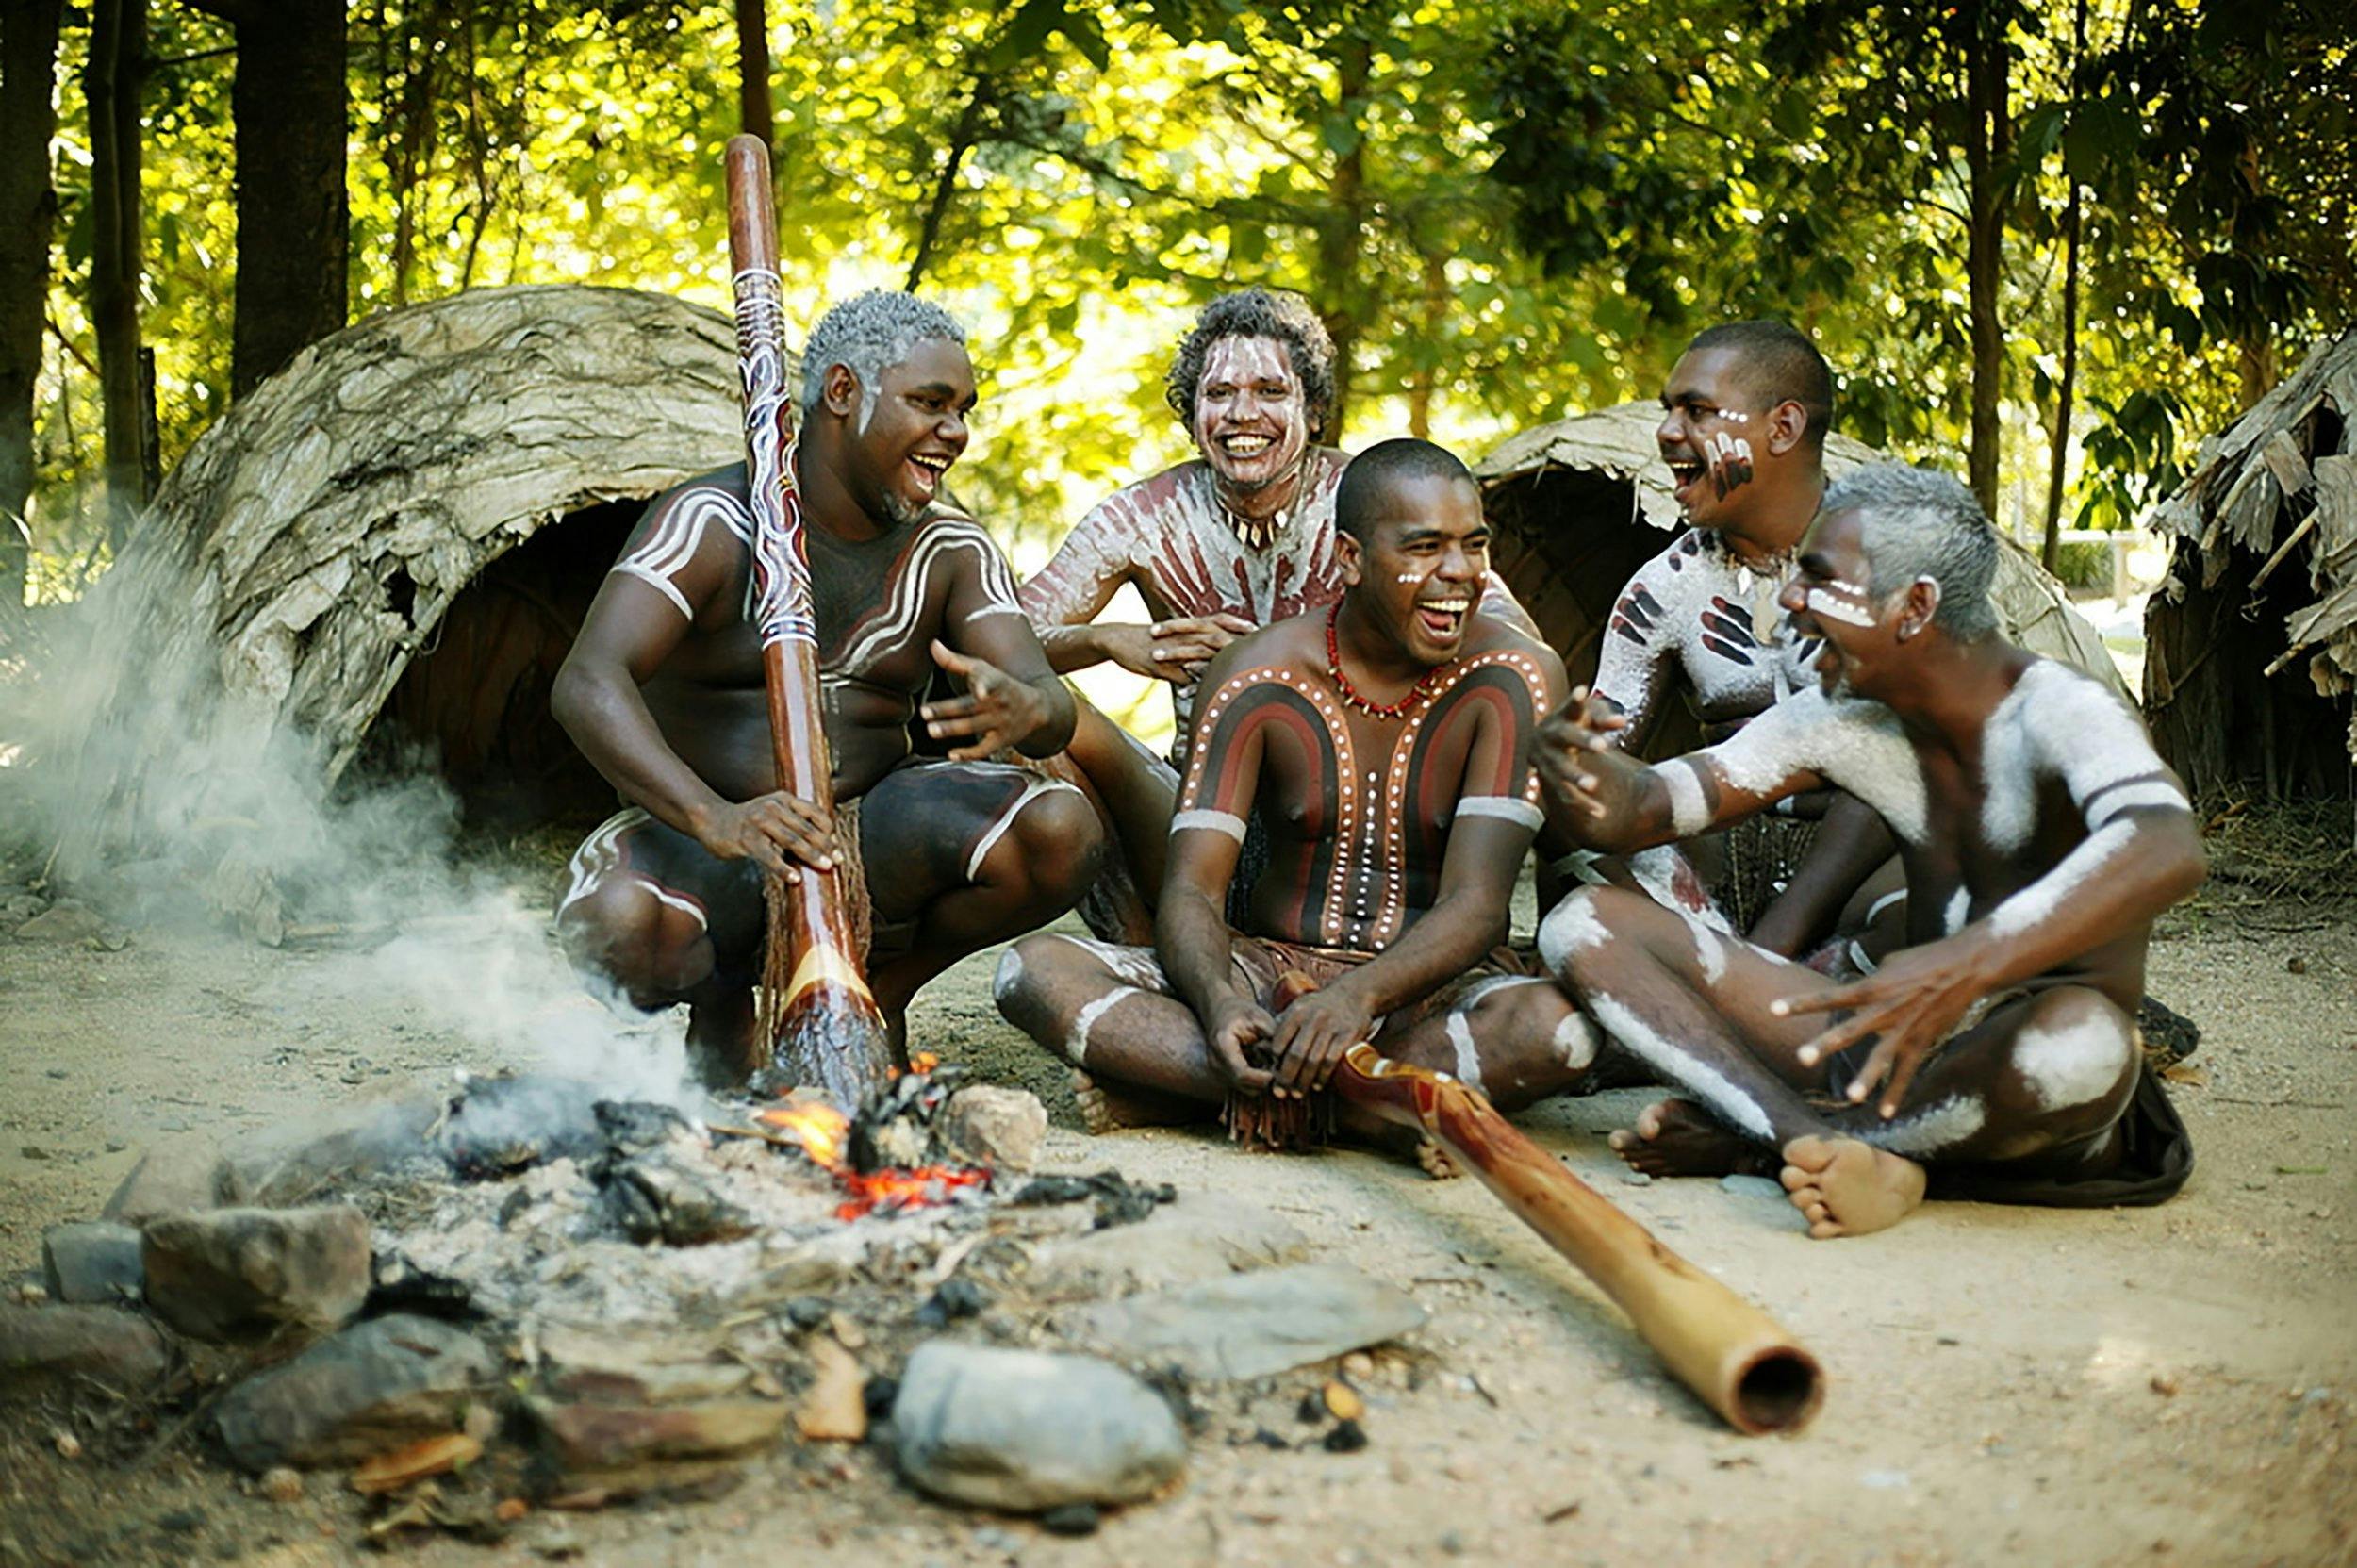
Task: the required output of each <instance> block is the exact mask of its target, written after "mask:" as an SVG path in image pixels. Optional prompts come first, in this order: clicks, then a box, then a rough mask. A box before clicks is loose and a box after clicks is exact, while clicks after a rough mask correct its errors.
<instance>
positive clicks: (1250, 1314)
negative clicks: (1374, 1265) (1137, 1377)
mask: <svg viewBox="0 0 2357 1568" xmlns="http://www.w3.org/2000/svg"><path fill="white" fill-rule="evenodd" d="M1425 1317H1426V1312H1425V1310H1424V1309H1423V1308H1422V1307H1420V1306H1418V1305H1417V1304H1416V1302H1415V1301H1414V1300H1413V1299H1412V1298H1411V1297H1409V1296H1407V1295H1406V1294H1405V1293H1403V1292H1401V1291H1397V1290H1394V1289H1393V1288H1392V1287H1391V1286H1389V1285H1386V1284H1383V1283H1380V1282H1379V1281H1377V1280H1375V1279H1369V1278H1368V1277H1367V1276H1366V1275H1364V1274H1361V1273H1360V1272H1359V1271H1358V1270H1357V1269H1355V1268H1351V1267H1349V1266H1348V1265H1346V1264H1343V1263H1300V1264H1296V1265H1294V1266H1293V1267H1290V1268H1275V1269H1265V1270H1262V1271H1261V1272H1259V1273H1255V1274H1239V1275H1233V1276H1231V1277H1229V1278H1228V1279H1211V1280H1206V1281H1204V1282H1203V1283H1201V1284H1196V1285H1190V1286H1188V1287H1187V1288H1185V1289H1184V1290H1177V1291H1156V1292H1153V1293H1150V1294H1148V1295H1145V1296H1130V1297H1129V1298H1128V1299H1126V1300H1122V1301H1107V1302H1102V1303H1099V1304H1098V1305H1096V1306H1093V1307H1083V1308H1078V1309H1071V1310H1067V1311H1066V1312H1064V1313H1063V1317H1062V1319H1061V1323H1060V1326H1061V1327H1062V1328H1063V1329H1064V1331H1065V1332H1067V1333H1070V1334H1072V1335H1073V1336H1074V1337H1075V1338H1078V1339H1080V1340H1081V1341H1083V1342H1085V1343H1088V1344H1091V1345H1096V1347H1097V1348H1099V1349H1101V1350H1103V1351H1105V1352H1106V1353H1108V1354H1109V1355H1113V1356H1115V1357H1118V1358H1119V1359H1121V1360H1123V1361H1127V1362H1140V1363H1146V1364H1149V1365H1152V1366H1157V1367H1162V1366H1176V1367H1178V1369H1179V1370H1181V1371H1183V1372H1184V1373H1186V1374H1187V1376H1188V1377H1190V1378H1196V1379H1200V1380H1211V1379H1218V1378H1235V1379H1240V1380H1241V1379H1246V1378H1265V1377H1268V1376H1269V1375H1270V1374H1272V1373H1277V1372H1283V1371H1285V1370H1287V1369H1288V1368H1291V1367H1296V1366H1302V1365H1306V1364H1307V1363H1309V1362H1319V1361H1324V1360H1326V1359H1327V1358H1328V1357H1330V1356H1339V1355H1341V1354H1343V1352H1344V1351H1348V1350H1357V1349H1359V1348H1360V1347H1362V1346H1364V1345H1376V1344H1379V1343H1380V1342H1382V1341H1384V1340H1387V1339H1393V1338H1396V1337H1398V1336H1399V1335H1401V1334H1404V1333H1406V1332H1408V1331H1409V1329H1415V1328H1418V1327H1420V1326H1421V1325H1422V1324H1423V1323H1424V1320H1425Z"/></svg>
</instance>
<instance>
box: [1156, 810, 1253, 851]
mask: <svg viewBox="0 0 2357 1568" xmlns="http://www.w3.org/2000/svg"><path fill="white" fill-rule="evenodd" d="M1190 828H1203V829H1207V830H1209V831H1210V832H1211V833H1224V834H1227V835H1228V837H1230V838H1232V839H1234V840H1235V841H1236V842H1237V843H1239V844H1241V843H1243V842H1244V818H1243V817H1238V816H1236V815H1235V814H1234V813H1233V812H1226V811H1209V810H1200V809H1198V810H1195V811H1182V812H1180V813H1178V815H1177V816H1176V817H1172V818H1171V819H1170V831H1171V832H1172V833H1185V832H1186V831H1187V830H1188V829H1190Z"/></svg>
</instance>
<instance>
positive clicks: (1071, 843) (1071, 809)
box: [978, 787, 1105, 908]
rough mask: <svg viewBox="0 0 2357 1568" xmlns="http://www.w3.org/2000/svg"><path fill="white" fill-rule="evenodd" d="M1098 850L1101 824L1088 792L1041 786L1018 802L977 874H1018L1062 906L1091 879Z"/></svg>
mask: <svg viewBox="0 0 2357 1568" xmlns="http://www.w3.org/2000/svg"><path fill="white" fill-rule="evenodd" d="M1104 853H1105V831H1104V827H1103V824H1102V823H1100V822H1099V821H1098V820H1097V817H1096V810H1095V808H1093V807H1092V806H1090V804H1089V802H1088V798H1087V797H1086V796H1084V795H1082V794H1081V793H1080V791H1079V790H1077V789H1072V788H1068V787H1067V788H1063V789H1047V790H1042V791H1041V792H1040V793H1039V794H1037V795H1035V796H1033V797H1032V798H1031V799H1030V800H1029V801H1025V802H1024V804H1023V808H1022V810H1021V811H1020V812H1018V813H1017V814H1016V816H1015V819H1014V827H1013V829H1012V830H1011V831H1010V832H1009V833H1008V834H1006V835H1005V836H1004V837H1003V838H1001V839H1000V840H999V842H998V843H997V845H995V846H994V847H993V848H992V850H991V852H990V854H989V856H988V857H987V858H986V860H985V862H984V865H983V867H982V869H981V877H980V878H979V879H978V880H981V881H991V882H996V881H998V880H1000V878H1001V877H1002V876H1005V877H1014V876H1020V877H1022V878H1024V879H1025V880H1028V881H1029V882H1030V884H1031V887H1032V889H1033V891H1034V892H1035V893H1036V894H1037V895H1039V896H1040V897H1043V898H1052V899H1057V900H1061V901H1060V903H1059V905H1058V907H1059V908H1062V907H1064V906H1068V905H1069V904H1070V903H1071V902H1072V900H1075V899H1077V898H1079V897H1080V894H1081V892H1082V891H1083V890H1084V889H1086V888H1087V886H1088V885H1089V883H1092V882H1095V881H1096V875H1097V872H1098V871H1099V870H1100V869H1101V868H1102V867H1103V865H1104Z"/></svg>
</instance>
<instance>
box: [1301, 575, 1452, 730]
mask: <svg viewBox="0 0 2357 1568" xmlns="http://www.w3.org/2000/svg"><path fill="white" fill-rule="evenodd" d="M1342 614H1343V602H1342V601H1341V600H1339V599H1338V600H1336V601H1335V602H1334V607H1333V608H1332V609H1330V610H1328V611H1327V612H1326V673H1327V675H1329V676H1331V677H1332V678H1333V682H1334V694H1335V695H1336V696H1338V697H1340V698H1341V699H1342V700H1343V703H1344V704H1345V705H1347V706H1349V707H1354V708H1357V709H1358V710H1359V711H1360V713H1363V714H1366V715H1368V716H1369V717H1370V718H1407V717H1408V710H1409V708H1412V707H1414V706H1415V705H1416V704H1417V703H1418V702H1421V701H1424V700H1425V699H1426V697H1428V696H1430V695H1431V693H1432V688H1433V686H1435V685H1438V684H1439V683H1440V680H1441V677H1442V675H1443V674H1444V673H1446V671H1447V669H1448V666H1446V665H1444V664H1442V665H1435V666H1433V667H1432V668H1430V669H1427V670H1426V671H1425V672H1424V673H1423V674H1421V675H1419V676H1417V677H1416V684H1415V685H1412V686H1409V688H1408V695H1407V696H1405V697H1403V698H1401V699H1400V700H1399V701H1396V702H1373V701H1368V700H1367V699H1366V698H1364V697H1361V696H1360V695H1359V688H1358V687H1357V686H1354V685H1351V684H1350V677H1349V676H1347V675H1345V674H1343V643H1342V638H1341V637H1339V636H1337V635H1335V632H1334V628H1335V625H1336V624H1337V623H1338V622H1339V621H1340V620H1341V619H1342Z"/></svg>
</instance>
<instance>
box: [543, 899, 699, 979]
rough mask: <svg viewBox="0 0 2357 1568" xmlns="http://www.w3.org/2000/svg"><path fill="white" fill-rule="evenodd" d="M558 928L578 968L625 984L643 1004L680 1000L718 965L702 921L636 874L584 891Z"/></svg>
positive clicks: (560, 939) (560, 937)
mask: <svg viewBox="0 0 2357 1568" xmlns="http://www.w3.org/2000/svg"><path fill="white" fill-rule="evenodd" d="M556 930H557V939H558V941H559V942H560V943H561V944H562V946H563V947H564V949H565V955H566V957H567V958H569V959H570V960H571V962H572V965H573V967H574V968H576V969H578V970H580V971H581V972H582V973H583V974H585V975H588V976H592V977H595V978H598V979H602V980H605V981H608V982H612V983H613V984H616V985H618V986H620V987H621V989H622V990H623V992H624V993H625V994H627V995H628V996H629V998H630V999H631V1001H632V1002H633V1003H635V1005H637V1006H640V1007H647V1008H652V1007H661V1006H664V1005H666V1004H668V1002H670V1001H673V1000H676V999H677V994H678V993H680V992H683V991H684V990H686V989H688V988H689V987H690V986H692V985H694V984H695V983H696V982H698V981H699V980H701V978H703V975H704V974H708V973H709V972H710V970H711V956H710V950H709V946H708V944H707V943H706V941H705V933H704V925H703V922H702V921H701V919H699V918H698V917H697V916H695V915H694V914H693V913H692V912H691V911H690V910H689V909H687V908H684V907H683V906H682V901H681V900H666V899H664V898H663V897H661V896H660V895H659V894H658V893H657V892H656V890H655V889H654V888H653V887H652V886H651V885H650V884H649V883H646V882H644V881H642V880H640V879H638V878H636V877H617V878H615V879H613V880H611V881H608V882H606V883H602V884H601V885H599V886H597V887H594V888H592V889H590V890H589V891H588V892H586V893H584V894H583V895H582V896H581V897H579V898H577V899H575V900H573V901H572V902H570V903H569V904H567V905H566V906H565V908H564V911H563V912H562V913H561V914H560V915H558V916H557V920H556ZM699 970H701V971H702V973H701V974H700V973H698V972H697V971H699Z"/></svg>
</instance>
